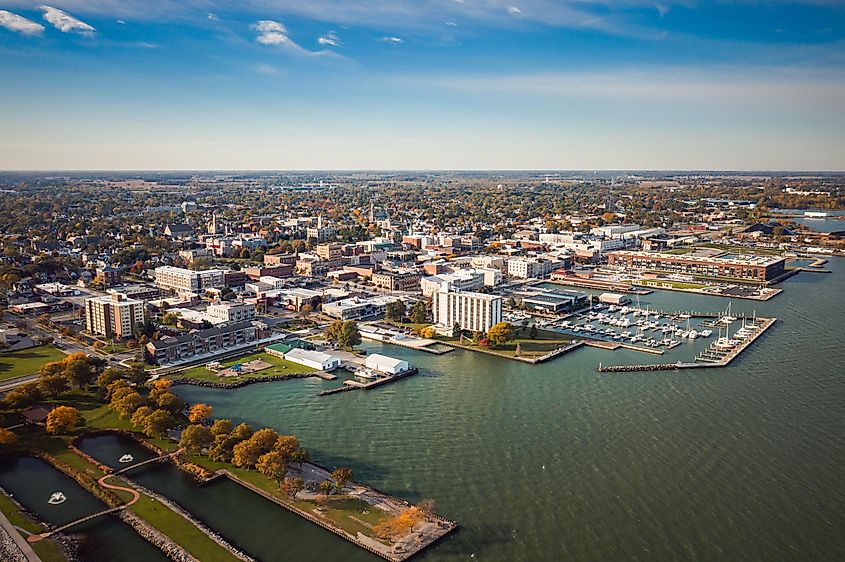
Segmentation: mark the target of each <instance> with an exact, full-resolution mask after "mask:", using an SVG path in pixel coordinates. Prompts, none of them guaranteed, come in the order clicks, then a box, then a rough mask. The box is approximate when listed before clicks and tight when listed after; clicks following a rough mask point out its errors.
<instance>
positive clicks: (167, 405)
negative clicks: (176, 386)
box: [156, 392, 185, 414]
mask: <svg viewBox="0 0 845 562" xmlns="http://www.w3.org/2000/svg"><path fill="white" fill-rule="evenodd" d="M184 405H185V404H184V402H182V400H181V399H180V398H179V397H178V396H176V395H175V394H173V393H172V392H166V393H164V394H161V395H159V397H158V400H157V401H156V406H158V407H159V409H161V410H166V411H168V412H170V413H171V414H178V413H179V412H180V411H181V410H182V408H183V407H184Z"/></svg>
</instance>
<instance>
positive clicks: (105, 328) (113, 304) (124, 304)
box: [85, 293, 144, 338]
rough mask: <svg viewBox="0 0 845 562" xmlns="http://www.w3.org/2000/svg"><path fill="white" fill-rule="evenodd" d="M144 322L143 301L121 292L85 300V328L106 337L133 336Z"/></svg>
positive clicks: (96, 334)
mask: <svg viewBox="0 0 845 562" xmlns="http://www.w3.org/2000/svg"><path fill="white" fill-rule="evenodd" d="M143 323H144V303H143V301H139V300H135V299H130V298H127V297H126V296H125V295H123V294H120V293H112V294H110V295H108V296H104V297H94V298H90V299H86V300H85V329H86V330H88V332H89V333H91V334H93V335H95V336H102V337H105V338H131V337H132V336H133V334H134V332H135V326H137V325H138V324H143Z"/></svg>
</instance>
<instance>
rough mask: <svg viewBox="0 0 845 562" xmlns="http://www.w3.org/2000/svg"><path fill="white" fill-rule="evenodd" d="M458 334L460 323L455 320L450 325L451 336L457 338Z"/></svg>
mask: <svg viewBox="0 0 845 562" xmlns="http://www.w3.org/2000/svg"><path fill="white" fill-rule="evenodd" d="M460 335H461V325H460V324H458V323H457V322H455V323H454V324H453V325H452V337H453V338H457V337H459V336H460ZM461 339H463V338H461Z"/></svg>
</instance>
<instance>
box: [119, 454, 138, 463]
mask: <svg viewBox="0 0 845 562" xmlns="http://www.w3.org/2000/svg"><path fill="white" fill-rule="evenodd" d="M134 460H135V457H133V456H132V455H130V454H129V453H127V454H125V455H123V456H122V457H120V458H119V459H118V461H119V462H122V463H123V464H126V463H130V462H132V461H134Z"/></svg>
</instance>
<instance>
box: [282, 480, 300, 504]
mask: <svg viewBox="0 0 845 562" xmlns="http://www.w3.org/2000/svg"><path fill="white" fill-rule="evenodd" d="M304 487H305V482H304V481H303V480H302V478H285V481H284V482H283V483H282V492H283V493H284V494H285V495H286V496H288V497H289V498H290V499H292V500H294V499H296V494H298V493H299V492H301V491H302V489H303V488H304Z"/></svg>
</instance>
